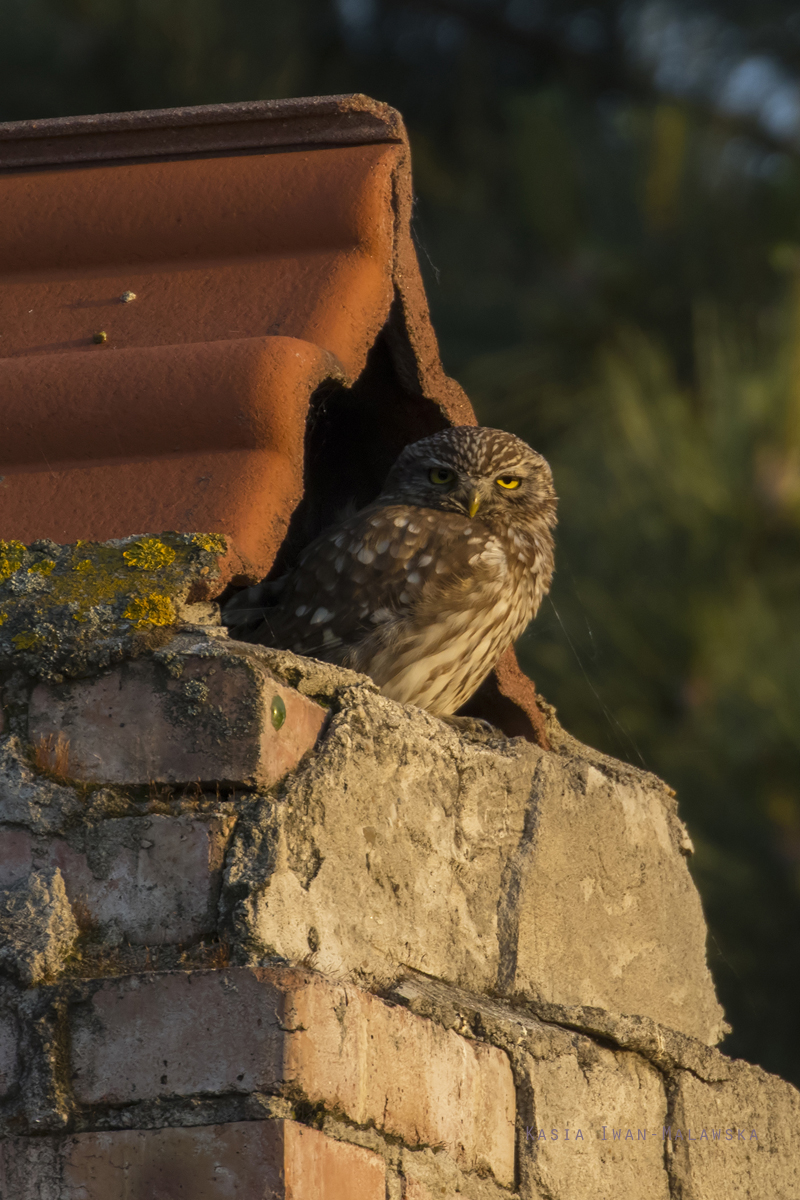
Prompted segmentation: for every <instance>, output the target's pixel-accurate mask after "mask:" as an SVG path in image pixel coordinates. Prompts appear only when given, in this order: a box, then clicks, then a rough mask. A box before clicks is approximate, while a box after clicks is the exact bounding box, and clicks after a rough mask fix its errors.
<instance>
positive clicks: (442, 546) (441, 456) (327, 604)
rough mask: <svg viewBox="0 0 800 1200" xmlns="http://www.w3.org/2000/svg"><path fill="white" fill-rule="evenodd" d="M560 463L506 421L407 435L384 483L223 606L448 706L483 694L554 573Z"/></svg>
mask: <svg viewBox="0 0 800 1200" xmlns="http://www.w3.org/2000/svg"><path fill="white" fill-rule="evenodd" d="M555 521H556V496H555V492H554V491H553V481H552V476H551V474H550V468H549V467H548V465H547V463H546V462H545V460H544V459H543V458H542V456H541V455H540V454H537V453H536V451H535V450H531V448H530V446H527V445H526V444H525V442H523V441H520V439H519V438H517V437H514V436H513V435H512V434H510V433H503V432H502V431H501V430H499V429H480V428H478V429H476V428H473V427H472V426H460V427H457V428H455V429H446V430H444V431H443V432H441V433H435V434H433V436H432V437H426V438H423V439H422V441H419V442H415V443H414V444H413V445H411V446H406V448H405V450H403V451H402V453H401V454H400V456H399V458H398V459H397V461H396V462H395V464H394V466H393V467H392V469H391V471H390V472H389V475H388V478H387V479H386V482H385V484H384V486H383V491H382V492H381V494H380V495H379V496H378V498H377V499H376V500H374V501H373V502H372V503H371V504H368V505H367V507H366V508H362V509H361V510H360V511H359V512H356V513H354V514H353V515H347V516H343V517H341V518H340V519H339V520H338V521H337V522H336V523H335V524H333V525H331V526H330V527H329V528H328V529H326V530H325V531H324V532H323V533H321V534H320V535H319V537H318V538H316V539H315V541H313V542H311V544H310V545H309V546H307V547H306V548H305V550H304V551H303V552H302V554H301V555H300V559H299V561H298V563H297V565H296V566H295V567H294V569H293V570H291V571H290V572H289V573H288V574H287V575H284V576H283V577H282V578H281V579H278V580H275V581H274V582H271V583H264V584H259V585H258V586H257V587H253V588H248V589H247V590H246V591H244V592H240V593H239V594H238V595H237V596H235V597H234V598H233V599H232V600H231V601H229V603H228V604H227V605H226V606H225V612H224V620H225V623H226V624H227V625H228V626H229V627H230V628H231V632H232V634H233V636H234V637H241V638H243V639H244V640H247V641H251V642H260V643H262V644H263V645H267V646H275V647H279V648H282V649H287V650H294V651H295V653H297V654H304V655H308V656H310V657H312V658H320V659H324V660H325V661H327V662H333V663H339V664H341V665H342V666H345V667H351V668H352V669H353V670H355V671H361V672H363V673H364V674H366V675H370V676H371V677H372V678H373V679H374V680H375V682H376V683H377V684H378V686H379V687H380V689H381V691H382V692H383V694H384V695H385V696H389V697H391V699H393V700H399V701H401V702H402V703H404V704H416V705H417V706H418V707H419V708H426V709H428V711H429V712H431V713H435V714H437V715H439V716H446V715H449V714H451V713H454V712H455V711H456V710H457V709H458V708H460V707H461V705H462V704H464V703H465V701H466V700H468V699H469V697H470V696H471V695H472V693H473V692H474V691H475V689H476V688H477V687H478V685H479V684H480V683H481V682H482V681H483V680H484V679H485V677H486V676H487V675H488V673H489V671H491V669H492V667H493V666H494V665H495V663H496V662H497V660H498V658H499V657H500V655H501V654H502V653H503V651H504V650H506V649H507V648H508V647H509V646H510V645H511V643H512V642H513V641H514V639H515V638H517V637H519V635H520V634H521V633H522V631H523V629H524V628H525V626H526V625H527V624H528V622H529V621H530V619H531V618H532V617H533V616H534V615H535V614H536V611H537V609H538V608H539V605H540V603H541V601H542V597H543V596H544V595H546V593H547V591H548V590H549V587H550V581H551V578H552V574H553V537H552V534H551V529H552V528H553V526H554V525H555Z"/></svg>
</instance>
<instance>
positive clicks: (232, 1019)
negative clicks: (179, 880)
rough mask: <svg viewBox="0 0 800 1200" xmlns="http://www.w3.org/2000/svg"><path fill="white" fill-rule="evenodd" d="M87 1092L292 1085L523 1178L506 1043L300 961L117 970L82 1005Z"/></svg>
mask: <svg viewBox="0 0 800 1200" xmlns="http://www.w3.org/2000/svg"><path fill="white" fill-rule="evenodd" d="M72 1067H73V1086H74V1089H75V1094H76V1097H77V1099H78V1100H79V1101H82V1102H84V1103H97V1102H100V1101H105V1102H111V1103H120V1102H124V1101H126V1100H133V1099H136V1100H142V1099H153V1098H156V1097H159V1096H170V1095H182V1096H188V1095H192V1094H202V1093H224V1092H251V1091H256V1090H275V1089H277V1088H280V1087H281V1086H282V1085H288V1086H289V1087H290V1088H291V1089H292V1090H293V1091H294V1092H297V1091H299V1092H301V1093H302V1094H303V1095H304V1096H306V1097H307V1098H308V1099H309V1100H311V1101H313V1102H322V1103H323V1104H324V1105H325V1106H326V1107H327V1108H337V1109H339V1110H340V1111H342V1112H343V1113H344V1114H345V1115H346V1116H347V1117H349V1118H350V1119H351V1120H352V1121H354V1122H355V1123H357V1124H360V1125H366V1124H374V1125H375V1126H376V1127H377V1128H378V1129H380V1130H383V1131H384V1132H386V1133H388V1134H391V1135H393V1136H395V1137H397V1138H400V1139H402V1140H403V1141H404V1142H405V1143H406V1144H407V1145H409V1146H418V1145H441V1146H442V1147H443V1148H444V1149H445V1150H446V1151H447V1153H448V1154H449V1155H450V1156H451V1157H452V1159H453V1160H454V1161H455V1162H457V1163H458V1164H459V1165H460V1166H461V1167H463V1168H464V1169H466V1170H486V1169H488V1170H491V1172H492V1173H493V1174H494V1176H495V1178H496V1179H497V1180H498V1182H499V1183H502V1184H504V1185H507V1184H510V1183H513V1179H514V1120H515V1094H514V1084H513V1078H512V1075H511V1068H510V1064H509V1061H508V1058H507V1056H506V1055H505V1054H504V1053H503V1052H502V1051H501V1050H498V1049H496V1048H494V1047H492V1046H487V1045H486V1044H484V1043H482V1042H477V1041H474V1040H468V1039H466V1038H463V1037H460V1036H459V1035H458V1034H456V1033H454V1032H452V1031H448V1030H444V1029H442V1028H441V1027H440V1026H438V1025H436V1024H435V1023H434V1022H432V1021H428V1020H426V1019H424V1018H422V1017H417V1016H415V1015H414V1014H413V1013H410V1012H409V1011H408V1010H406V1009H403V1008H397V1007H393V1006H390V1005H387V1004H385V1003H384V1002H383V1001H381V1000H380V999H378V998H377V997H375V996H371V995H369V994H368V993H365V992H361V991H359V990H357V989H355V988H344V987H336V986H333V985H331V984H328V983H326V982H325V981H323V980H320V979H319V978H317V977H314V976H311V975H307V974H304V973H302V972H298V971H292V970H270V971H255V970H250V969H247V968H234V969H231V970H227V971H196V972H193V973H191V972H185V973H184V972H169V973H164V974H161V975H150V976H133V977H130V978H127V979H118V980H113V981H111V980H109V981H108V982H105V983H103V984H102V985H101V986H100V987H99V988H98V990H97V991H96V992H95V994H94V997H93V999H92V1002H91V1006H90V1008H89V1010H88V1011H87V1010H85V1009H84V1010H81V1011H79V1012H78V1013H77V1014H75V1015H74V1016H73V1028H72Z"/></svg>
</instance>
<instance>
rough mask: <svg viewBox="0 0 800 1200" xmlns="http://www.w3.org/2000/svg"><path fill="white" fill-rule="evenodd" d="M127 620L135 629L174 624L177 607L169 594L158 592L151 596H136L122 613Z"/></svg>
mask: <svg viewBox="0 0 800 1200" xmlns="http://www.w3.org/2000/svg"><path fill="white" fill-rule="evenodd" d="M122 615H123V616H124V618H125V620H126V621H131V622H132V623H133V626H134V628H135V629H144V628H145V627H146V626H148V625H172V624H173V623H174V621H175V609H174V608H173V606H172V601H171V600H170V598H169V596H159V595H158V594H157V593H156V592H153V593H151V594H150V595H149V596H135V597H134V598H133V599H132V600H131V602H130V604H129V605H128V607H127V608H126V609H125V612H124V613H123V614H122Z"/></svg>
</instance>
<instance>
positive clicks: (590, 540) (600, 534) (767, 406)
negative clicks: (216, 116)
mask: <svg viewBox="0 0 800 1200" xmlns="http://www.w3.org/2000/svg"><path fill="white" fill-rule="evenodd" d="M517 7H519V4H517ZM561 7H562V9H564V10H565V11H566V10H567V9H569V8H570V5H569V4H567V5H562V6H561ZM620 7H621V6H620V5H619V4H615V3H614V2H613V0H606V2H605V3H603V4H601V5H600V6H599V7H598V8H597V9H593V10H591V11H592V12H593V13H595V14H599V16H597V17H596V18H595V17H593V18H592V20H595V21H596V22H597V21H600V18H601V17H602V19H603V20H605V19H606V18H608V20H611V19H612V18H615V16H616V15H617V10H618V9H620ZM767 7H768V10H769V12H768V17H769V22H771V24H770V25H769V30H770V31H771V32H770V36H771V37H773V41H774V40H775V38H777V39H778V42H780V40H781V38H782V36H783V35H782V33H781V30H782V26H781V22H782V21H784V19H785V20H786V21H789V20H790V18H792V19H793V14H792V13H791V6H790V5H789V4H787V3H779V2H778V0H772V2H771V4H770V5H769V6H767ZM461 8H462V10H463V15H462V16H459V15H458V10H459V5H458V4H457V3H442V4H436V3H431V4H418V5H414V4H412V3H406V2H404V0H339V3H338V4H337V5H334V4H333V3H331V2H329V0H295V3H293V4H291V5H287V4H281V3H278V2H277V0H225V2H224V3H223V0H158V3H156V0H6V3H5V4H4V5H3V6H2V8H0V116H2V117H3V118H4V119H17V118H24V117H39V116H50V115H65V114H70V113H78V112H91V111H110V110H121V109H136V108H145V107H161V106H169V105H183V104H197V103H209V102H215V101H225V100H241V99H253V98H270V97H280V96H288V95H311V94H322V93H332V92H340V91H363V92H367V93H369V94H371V95H374V96H376V97H377V98H379V99H383V100H388V101H389V102H390V103H393V104H395V105H396V106H397V107H399V108H400V109H401V111H402V112H403V113H404V115H405V117H406V120H407V123H408V126H409V129H410V133H411V139H412V148H413V154H414V170H415V180H416V187H417V191H418V204H417V209H416V216H415V232H416V235H417V238H418V244H419V247H420V259H421V262H422V265H423V271H424V273H425V275H426V280H427V285H428V291H429V295H430V299H431V307H432V311H433V316H434V323H435V325H436V327H437V330H438V332H439V336H440V341H441V346H442V352H443V358H444V361H445V365H446V366H447V368H448V370H449V371H450V372H451V373H452V374H454V375H455V376H456V377H457V378H459V379H460V380H461V382H462V383H463V384H464V385H465V387H466V389H467V391H468V393H469V394H470V396H471V398H472V399H473V401H474V403H475V405H476V407H477V409H478V412H479V414H480V416H481V418H482V420H483V421H484V422H485V423H487V424H497V425H502V426H504V427H506V428H509V429H513V430H514V431H515V432H518V433H519V434H520V435H522V436H523V437H525V438H526V439H527V440H528V441H530V442H531V443H532V444H533V445H535V446H536V447H537V448H538V449H540V450H542V451H543V452H544V453H545V454H546V455H547V456H548V458H549V459H550V461H551V463H552V466H553V470H554V474H555V479H556V484H557V489H558V491H559V494H560V497H561V518H560V526H559V534H558V550H557V564H558V570H557V576H556V582H555V586H554V590H553V595H552V600H551V601H547V602H546V603H545V605H544V607H543V610H542V613H541V615H540V617H539V618H538V620H537V621H536V622H535V623H534V625H533V626H532V628H531V629H530V630H529V632H528V633H527V634H526V635H525V637H524V638H523V640H522V642H521V644H520V653H521V657H522V660H523V663H524V664H525V666H526V668H527V669H528V670H529V672H530V673H531V674H532V675H533V676H534V678H535V679H536V680H537V683H538V685H539V686H540V688H541V690H542V692H543V693H544V694H545V695H546V696H547V697H548V699H550V700H551V701H553V702H554V703H555V704H556V705H557V707H558V709H559V712H560V716H561V719H562V721H563V722H564V724H565V725H567V726H568V727H569V728H570V729H571V730H572V731H573V732H574V733H575V734H577V735H578V736H579V737H581V738H583V739H584V740H586V741H589V742H591V743H593V744H594V745H596V746H599V747H601V748H603V749H605V750H607V751H608V752H610V753H612V754H615V755H617V756H621V757H624V758H628V759H630V760H631V761H633V762H636V763H639V764H644V765H645V766H647V767H648V768H649V769H651V770H653V771H655V772H657V773H658V774H660V775H662V776H663V777H664V778H665V779H667V781H668V782H669V783H670V784H671V785H672V786H673V787H675V788H676V789H677V790H678V793H679V799H680V805H681V812H682V815H683V816H684V819H685V820H686V821H687V823H688V825H689V828H690V832H691V834H692V836H693V838H694V840H695V844H696V848H697V854H696V857H695V859H694V865H693V870H694V874H695V878H696V879H697V882H698V885H699V887H700V890H701V893H702V896H703V901H704V905H705V909H706V913H707V916H708V919H709V923H710V928H711V939H710V944H709V955H710V961H711V965H712V969H713V971H714V975H715V979H716V982H717V986H718V990H719V993H720V997H721V999H722V1001H723V1003H724V1005H725V1008H726V1011H727V1014H728V1017H729V1019H730V1020H731V1022H732V1024H733V1026H734V1034H733V1035H732V1036H731V1037H730V1038H729V1039H728V1040H727V1041H726V1043H725V1049H726V1050H727V1051H728V1052H729V1053H732V1054H738V1055H741V1056H744V1057H746V1058H749V1059H751V1060H752V1061H756V1062H759V1063H761V1064H762V1065H763V1066H765V1067H766V1068H767V1069H769V1070H773V1071H776V1072H778V1073H779V1074H782V1075H784V1076H785V1077H787V1078H790V1079H793V1080H795V1081H796V1082H800V1032H798V1027H797V1021H796V1019H795V1011H796V1003H797V995H798V989H799V988H800V770H798V765H799V754H798V752H799V751H800V249H798V247H800V166H799V165H798V162H797V159H796V157H795V156H794V155H793V154H791V153H788V152H786V151H785V150H782V149H780V148H779V147H776V146H775V145H774V144H769V143H767V142H766V141H764V140H763V139H762V136H761V135H760V134H759V133H758V131H757V130H756V129H754V128H750V127H746V126H745V125H743V124H739V125H737V124H735V123H733V122H732V121H731V120H729V119H725V118H722V117H720V116H719V115H718V114H716V113H714V112H712V111H710V110H706V109H703V107H702V106H701V105H700V104H699V103H695V104H694V106H690V105H688V104H680V103H677V102H675V101H673V100H670V98H669V97H664V96H660V95H658V94H657V91H656V89H655V88H652V87H649V86H648V85H647V84H646V82H643V80H642V78H641V73H639V74H637V72H636V71H635V70H629V71H626V68H625V63H624V61H623V58H622V57H620V53H619V52H618V48H617V50H616V51H615V49H614V46H613V45H611V44H610V43H609V45H611V48H610V49H609V50H608V52H605V51H604V52H603V54H605V57H603V54H600V58H599V59H598V61H599V62H600V67H599V68H598V66H597V63H596V62H594V61H593V60H592V61H590V60H589V59H588V58H585V59H580V58H578V59H576V58H575V56H574V55H573V56H571V57H570V55H564V54H562V53H561V52H560V51H559V49H558V46H557V45H556V43H554V42H552V41H551V42H548V41H547V40H546V39H545V40H544V41H543V40H541V39H538V40H537V38H535V37H533V36H530V37H528V36H527V35H526V34H525V33H524V31H523V32H519V31H517V32H513V31H508V30H504V27H503V22H502V19H501V18H502V14H503V13H504V12H506V11H510V10H511V9H512V8H514V4H511V5H502V4H496V5H493V4H492V3H491V0H488V2H484V3H478V2H477V0H475V2H473V3H467V2H466V0H465V3H464V4H463V5H462V6H461ZM579 8H580V6H576V11H577V9H579ZM761 11H762V10H760V9H759V10H758V12H761ZM736 12H737V14H738V19H739V20H740V21H741V22H742V24H743V25H746V26H747V27H748V30H749V33H748V36H750V35H751V34H752V35H753V36H756V35H759V36H760V33H759V29H760V27H759V19H760V18H759V16H758V12H757V6H755V5H754V4H752V3H748V2H747V0H738V3H737V7H736ZM763 12H764V13H766V12H767V10H766V9H763ZM787 14H788V15H787ZM578 17H580V12H579V13H578ZM766 19H767V18H766V16H765V17H764V20H765V21H766ZM585 26H586V22H585V20H584V27H585ZM610 27H611V26H609V28H610ZM565 28H566V27H565ZM754 31H755V32H754ZM759 45H760V48H761V49H762V51H763V50H765V48H766V49H767V50H769V46H767V45H766V43H765V42H764V41H763V39H762V42H761V43H759Z"/></svg>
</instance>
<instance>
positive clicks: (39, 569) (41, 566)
mask: <svg viewBox="0 0 800 1200" xmlns="http://www.w3.org/2000/svg"><path fill="white" fill-rule="evenodd" d="M55 565H56V564H55V562H54V561H53V559H52V558H43V559H42V561H41V562H36V563H34V564H33V566H32V567H28V574H29V575H49V574H50V572H51V571H52V570H53V569H54V567H55Z"/></svg>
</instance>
